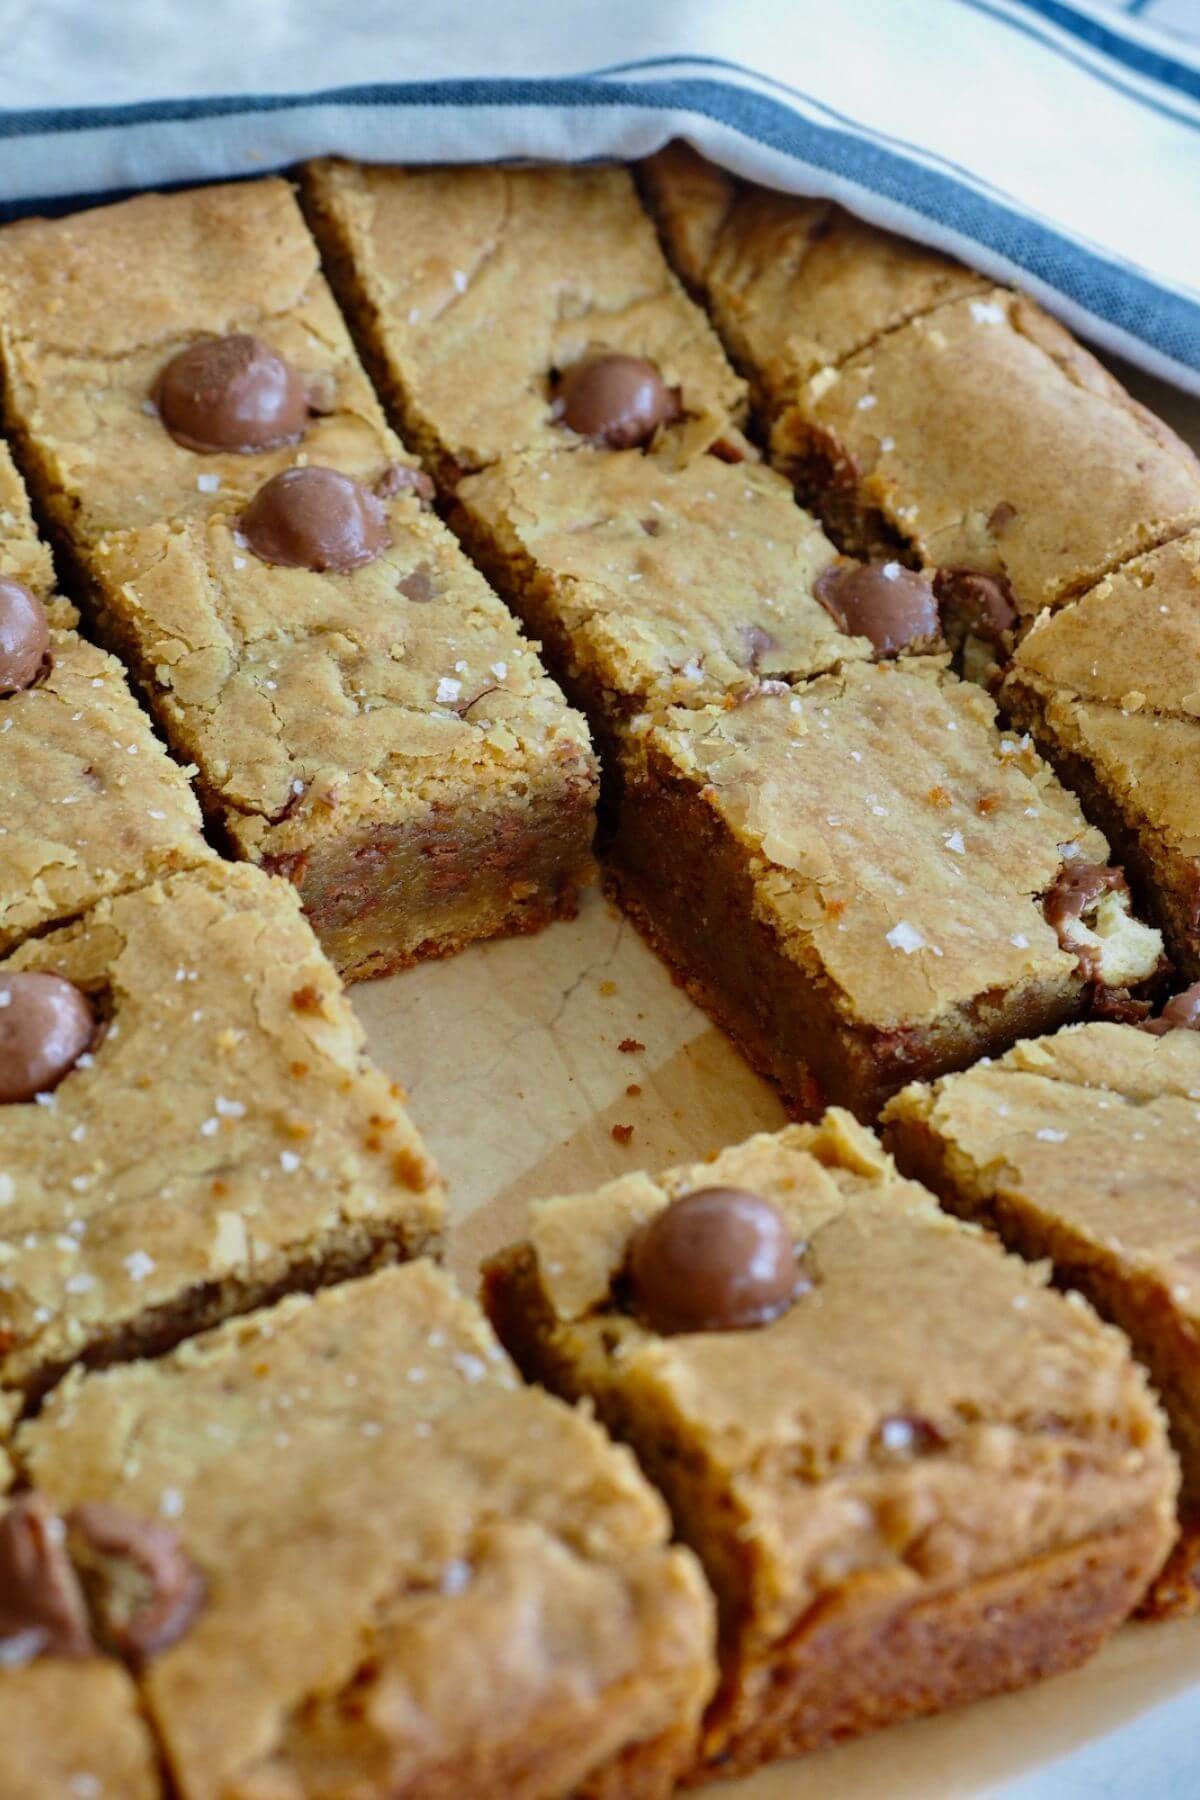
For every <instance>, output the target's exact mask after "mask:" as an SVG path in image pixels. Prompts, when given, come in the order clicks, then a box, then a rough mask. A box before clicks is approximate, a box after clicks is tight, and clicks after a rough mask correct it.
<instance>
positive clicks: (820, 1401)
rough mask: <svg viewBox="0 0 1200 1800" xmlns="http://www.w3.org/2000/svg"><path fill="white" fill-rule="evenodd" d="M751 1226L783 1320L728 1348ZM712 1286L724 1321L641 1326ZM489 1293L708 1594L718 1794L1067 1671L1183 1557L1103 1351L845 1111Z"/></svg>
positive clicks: (1158, 1481)
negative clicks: (717, 1243) (692, 1228)
mask: <svg viewBox="0 0 1200 1800" xmlns="http://www.w3.org/2000/svg"><path fill="white" fill-rule="evenodd" d="M693 1197H694V1201H693ZM701 1202H702V1203H703V1205H704V1206H705V1208H706V1209H707V1212H708V1215H709V1218H708V1223H709V1226H710V1228H711V1226H712V1223H713V1213H714V1210H716V1211H717V1212H718V1213H719V1212H720V1210H721V1209H722V1208H723V1209H725V1212H726V1220H725V1223H724V1224H723V1225H721V1224H720V1220H719V1218H718V1221H717V1223H718V1225H720V1229H721V1231H722V1235H723V1236H725V1237H726V1238H727V1247H732V1248H733V1249H734V1250H735V1256H734V1258H733V1259H732V1261H731V1259H730V1258H728V1257H727V1258H726V1259H725V1261H724V1264H723V1267H722V1269H721V1270H720V1271H714V1270H713V1269H712V1268H711V1267H709V1258H708V1255H707V1250H708V1247H709V1245H710V1243H711V1237H710V1235H709V1234H708V1233H705V1234H702V1235H700V1236H698V1237H697V1236H695V1235H693V1236H692V1237H691V1238H690V1241H689V1238H688V1232H687V1228H686V1226H684V1225H683V1223H682V1217H681V1216H680V1215H676V1208H677V1207H683V1208H686V1207H688V1206H689V1205H690V1204H694V1203H701ZM764 1203H765V1210H766V1212H767V1214H768V1215H769V1216H770V1217H771V1218H773V1220H774V1230H775V1231H777V1232H778V1231H782V1233H783V1236H784V1241H785V1243H786V1242H787V1240H788V1239H790V1240H791V1242H790V1245H789V1246H788V1247H789V1248H790V1250H791V1254H792V1256H793V1258H794V1263H793V1288H792V1296H791V1299H790V1304H789V1302H788V1300H787V1299H784V1300H783V1303H782V1309H781V1308H780V1306H779V1304H778V1303H777V1304H776V1306H775V1308H774V1309H773V1312H772V1314H771V1315H770V1316H769V1317H768V1319H767V1321H766V1322H763V1323H761V1324H759V1325H757V1326H749V1325H747V1326H744V1327H742V1328H740V1329H733V1328H731V1314H730V1311H729V1302H731V1301H740V1300H744V1299H745V1298H746V1297H747V1295H748V1293H749V1291H750V1289H751V1288H752V1287H753V1286H754V1284H755V1280H756V1276H757V1278H758V1279H759V1280H761V1272H762V1262H761V1258H760V1256H759V1254H758V1253H759V1252H760V1251H761V1249H762V1247H763V1243H764V1238H763V1235H762V1232H761V1230H756V1231H755V1232H752V1233H747V1232H746V1231H745V1230H744V1229H742V1228H741V1226H739V1225H735V1224H733V1223H731V1221H730V1218H729V1212H730V1209H731V1208H732V1209H733V1210H734V1211H735V1212H736V1213H737V1215H738V1217H739V1218H740V1220H741V1221H742V1225H744V1222H745V1220H746V1216H747V1210H748V1209H752V1210H753V1211H754V1212H756V1213H757V1214H758V1215H759V1226H761V1224H762V1220H761V1215H762V1213H763V1211H764ZM673 1220H674V1225H675V1229H674V1231H673V1236H672V1237H671V1239H670V1242H669V1248H668V1247H665V1246H664V1225H665V1226H666V1227H667V1232H668V1234H671V1233H672V1225H673ZM655 1259H657V1261H655ZM698 1281H700V1282H703V1284H704V1286H705V1288H706V1290H708V1291H710V1292H711V1296H712V1298H713V1299H714V1300H716V1301H717V1302H718V1303H724V1307H725V1310H722V1308H721V1304H718V1306H717V1309H716V1310H714V1312H713V1314H712V1316H711V1317H710V1318H709V1319H708V1320H707V1321H704V1322H703V1323H702V1324H697V1323H695V1322H693V1323H692V1324H691V1325H689V1326H685V1327H681V1328H675V1327H672V1328H671V1329H670V1330H667V1329H664V1328H663V1327H662V1326H661V1325H660V1326H659V1327H658V1328H656V1327H655V1326H653V1325H651V1324H648V1323H646V1322H645V1318H646V1313H645V1310H644V1308H645V1306H646V1303H647V1302H648V1301H649V1300H650V1299H651V1298H653V1300H654V1303H655V1304H656V1305H661V1303H662V1301H663V1300H664V1298H665V1297H666V1296H667V1294H668V1293H669V1292H672V1293H673V1294H674V1296H675V1298H676V1299H679V1298H681V1297H686V1296H687V1295H688V1294H689V1293H694V1289H695V1286H696V1285H697V1282H698ZM485 1294H486V1300H487V1305H488V1307H489V1310H490V1312H491V1315H492V1318H493V1320H494V1322H495V1323H496V1326H497V1329H498V1331H499V1334H500V1337H501V1340H502V1341H503V1342H504V1343H506V1344H507V1346H508V1347H509V1349H510V1350H511V1351H512V1353H513V1354H514V1356H515V1357H516V1359H517V1361H518V1363H519V1364H520V1366H521V1367H522V1368H523V1369H524V1371H525V1372H526V1374H527V1375H530V1376H533V1377H536V1378H537V1379H539V1380H541V1381H543V1382H545V1383H546V1384H547V1385H548V1386H549V1387H551V1388H553V1389H555V1390H556V1391H558V1392H560V1393H562V1394H564V1395H567V1396H569V1397H572V1398H581V1397H582V1398H586V1399H588V1400H590V1401H592V1402H593V1403H594V1404H595V1406H596V1408H597V1411H598V1412H599V1414H600V1417H601V1418H602V1419H603V1420H604V1421H605V1423H606V1424H608V1426H609V1428H610V1429H611V1430H612V1431H613V1433H614V1435H615V1436H617V1437H619V1438H621V1439H622V1440H624V1441H625V1442H627V1443H629V1444H631V1445H632V1446H633V1448H634V1450H635V1451H636V1452H637V1455H638V1457H639V1458H640V1460H641V1462H642V1465H643V1467H644V1468H645V1469H646V1471H647V1473H648V1474H649V1475H650V1476H651V1479H652V1480H654V1481H655V1482H656V1483H657V1484H658V1485H659V1486H660V1487H661V1489H662V1491H663V1493H664V1494H665V1495H666V1498H667V1502H668V1504H669V1506H670V1508H671V1511H672V1515H673V1517H674V1520H675V1527H676V1531H677V1532H678V1534H679V1536H680V1538H681V1539H682V1540H683V1541H684V1542H685V1543H688V1544H690V1545H691V1546H692V1548H693V1549H694V1550H695V1551H696V1552H697V1553H698V1555H699V1556H700V1559H701V1561H702V1563H703V1564H704V1567H705V1571H706V1573H707V1575H708V1577H709V1580H710V1581H711V1582H712V1584H713V1587H714V1588H715V1590H716V1593H717V1596H718V1604H719V1610H720V1621H721V1670H722V1679H721V1685H720V1688H719V1690H718V1693H717V1696H716V1699H715V1701H714V1703H713V1705H712V1707H711V1709H710V1711H709V1714H708V1717H707V1721H706V1728H705V1734H704V1743H703V1756H702V1769H703V1772H705V1773H708V1774H713V1775H716V1774H738V1773H743V1772H745V1771H748V1770H750V1769H753V1768H754V1767H756V1766H757V1765H758V1764H760V1763H762V1762H765V1761H768V1760H770V1759H772V1758H775V1757H780V1756H787V1755H792V1754H795V1753H796V1752H799V1751H804V1750H810V1749H813V1748H816V1747H817V1746H819V1745H823V1744H827V1743H830V1742H832V1741H834V1740H836V1739H838V1738H843V1737H849V1736H854V1735H857V1734H859V1733H861V1732H865V1731H870V1730H874V1729H876V1728H878V1727H879V1726H882V1725H887V1724H890V1723H892V1722H894V1721H897V1720H900V1719H903V1718H908V1717H912V1716H914V1715H916V1714H919V1713H927V1712H933V1711H937V1710H939V1709H941V1708H942V1707H946V1706H950V1705H953V1704H956V1703H957V1702H959V1701H963V1700H967V1699H971V1698H975V1697H978V1696H980V1695H983V1694H987V1693H992V1692H995V1691H997V1690H999V1689H1003V1688H1009V1687H1016V1686H1019V1685H1021V1684H1022V1683H1024V1682H1028V1681H1031V1680H1034V1679H1036V1678H1038V1677H1040V1676H1043V1675H1047V1674H1051V1673H1053V1672H1055V1671H1056V1670H1059V1669H1063V1668H1067V1667H1069V1666H1071V1665H1072V1664H1074V1663H1077V1662H1079V1661H1081V1660H1082V1659H1083V1658H1084V1657H1086V1656H1087V1655H1088V1654H1089V1653H1090V1652H1091V1651H1092V1650H1093V1649H1094V1648H1095V1647H1096V1646H1097V1644H1099V1643H1100V1642H1101V1640H1102V1639H1103V1638H1104V1637H1105V1636H1106V1635H1107V1633H1108V1632H1109V1631H1110V1630H1111V1629H1112V1628H1113V1627H1114V1626H1115V1625H1116V1624H1117V1623H1118V1622H1119V1620H1120V1619H1121V1618H1122V1617H1124V1615H1125V1614H1126V1613H1127V1612H1128V1611H1129V1610H1130V1609H1131V1608H1132V1607H1133V1606H1134V1605H1135V1604H1136V1603H1137V1601H1138V1599H1139V1598H1140V1596H1141V1594H1142V1592H1143V1591H1144V1589H1145V1587H1146V1584H1147V1583H1148V1582H1149V1581H1150V1579H1151V1578H1152V1577H1153V1576H1154V1574H1155V1572H1156V1571H1157V1569H1158V1567H1159V1566H1160V1564H1161V1562H1162V1560H1163V1558H1164V1556H1165V1555H1166V1553H1167V1551H1168V1549H1169V1547H1170V1544H1171V1540H1172V1536H1173V1529H1174V1520H1173V1514H1172V1509H1173V1504H1174V1494H1175V1487H1176V1470H1175V1468H1174V1464H1173V1460H1172V1458H1171V1456H1170V1453H1169V1450H1168V1448H1167V1443H1166V1436H1165V1431H1164V1428H1163V1423H1162V1420H1161V1418H1160V1416H1159V1414H1158V1412H1157V1409H1156V1407H1155V1405H1154V1403H1153V1400H1152V1399H1151V1397H1150V1395H1149V1393H1148V1391H1147V1387H1146V1384H1145V1380H1144V1377H1143V1375H1142V1373H1141V1371H1140V1370H1138V1369H1137V1368H1136V1366H1135V1365H1134V1364H1133V1363H1132V1362H1131V1361H1130V1359H1129V1356H1128V1349H1127V1346H1126V1345H1125V1344H1124V1342H1123V1340H1122V1339H1121V1338H1120V1337H1119V1334H1118V1333H1117V1332H1115V1331H1112V1330H1111V1329H1110V1328H1108V1327H1105V1326H1102V1325H1101V1324H1100V1323H1099V1321H1098V1320H1097V1319H1096V1318H1095V1316H1094V1314H1093V1313H1092V1312H1091V1310H1090V1309H1089V1308H1088V1307H1087V1306H1086V1305H1085V1304H1084V1303H1083V1302H1082V1301H1077V1302H1075V1303H1071V1302H1070V1301H1069V1300H1067V1299H1065V1298H1063V1297H1062V1296H1061V1295H1058V1294H1056V1293H1054V1292H1052V1291H1051V1290H1050V1289H1049V1288H1047V1287H1046V1286H1045V1285H1044V1278H1043V1277H1040V1276H1038V1275H1035V1274H1034V1273H1033V1272H1031V1271H1029V1270H1027V1269H1026V1268H1025V1267H1023V1266H1022V1265H1021V1263H1020V1262H1019V1261H1017V1259H1015V1258H1010V1257H1008V1256H1006V1255H1005V1254H1004V1253H1003V1252H1002V1251H1001V1250H1000V1249H999V1247H998V1246H996V1245H995V1244H994V1243H993V1242H990V1241H988V1240H987V1238H986V1237H985V1236H984V1234H982V1233H980V1232H977V1231H973V1230H971V1229H970V1228H964V1227H963V1226H962V1225H960V1224H959V1223H958V1222H957V1221H954V1220H952V1219H950V1218H948V1217H947V1216H946V1215H945V1214H944V1213H939V1211H938V1209H937V1207H936V1206H935V1205H934V1203H933V1201H932V1199H931V1197H930V1196H929V1195H928V1194H926V1193H925V1192H924V1190H923V1189H921V1188H919V1187H918V1186H917V1185H916V1184H915V1183H911V1182H906V1181H903V1180H901V1179H900V1178H899V1177H898V1176H897V1174H896V1172H895V1168H894V1166H893V1164H892V1163H891V1160H890V1158H888V1157H887V1156H885V1155H884V1154H883V1152H882V1151H881V1150H880V1147H879V1145H878V1143H877V1142H876V1140H875V1139H874V1138H872V1137H871V1135H870V1134H869V1133H867V1132H865V1131H864V1130H862V1128H861V1127H859V1126H857V1125H855V1124H854V1122H853V1121H852V1120H851V1119H850V1118H849V1117H848V1116H847V1115H845V1114H843V1113H837V1112H834V1113H831V1114H829V1115H828V1116H827V1117H826V1118H825V1119H824V1120H823V1121H822V1123H821V1124H820V1125H819V1126H816V1127H796V1126H793V1127H791V1128H789V1129H787V1130H785V1131H783V1132H781V1133H779V1134H778V1135H775V1136H765V1135H764V1136H760V1137H755V1138H751V1139H750V1140H749V1141H748V1142H747V1143H745V1144H742V1145H738V1146H736V1147H735V1148H733V1149H729V1150H725V1151H722V1152H721V1153H720V1155H718V1156H717V1157H715V1158H714V1159H713V1160H712V1161H710V1162H706V1163H699V1164H694V1165H692V1166H691V1167H687V1168H680V1169H674V1170H672V1171H670V1172H669V1173H668V1174H666V1175H664V1176H662V1177H661V1178H660V1179H658V1180H655V1179H654V1178H652V1177H651V1176H649V1175H645V1174H637V1175H630V1176H625V1177H622V1178H621V1179H620V1180H617V1181H614V1182H610V1183H609V1184H608V1185H607V1186H606V1187H603V1188H601V1189H599V1190H598V1191H597V1192H595V1193H592V1194H583V1195H573V1196H570V1197H566V1198H556V1199H551V1200H546V1201H542V1202H539V1203H535V1205H534V1207H533V1208H532V1211H531V1223H530V1237H529V1240H528V1241H527V1242H526V1243H524V1244H520V1245H517V1246H515V1247H514V1248H513V1249H511V1250H509V1251H507V1252H504V1253H502V1254H501V1255H500V1256H499V1257H498V1258H497V1259H495V1260H494V1261H493V1262H492V1263H491V1264H490V1265H489V1267H488V1268H487V1270H486V1272H485Z"/></svg>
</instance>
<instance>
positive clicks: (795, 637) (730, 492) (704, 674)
mask: <svg viewBox="0 0 1200 1800" xmlns="http://www.w3.org/2000/svg"><path fill="white" fill-rule="evenodd" d="M456 498H457V502H458V505H457V509H456V512H455V515H454V518H455V523H456V526H457V528H458V529H459V530H460V531H461V532H462V534H463V536H464V537H465V539H466V542H467V544H468V546H469V548H470V549H471V550H472V552H473V553H474V554H475V556H476V557H477V559H478V560H479V561H480V562H481V563H482V564H483V566H484V567H485V568H486V569H487V571H488V573H489V575H490V576H491V577H492V579H493V581H494V582H495V583H496V585H497V586H498V587H499V588H500V589H501V591H502V592H503V593H504V595H505V597H506V598H507V599H509V600H510V602H511V604H512V605H513V607H514V608H515V609H516V610H517V611H518V612H519V613H520V614H521V615H522V617H523V618H524V620H525V623H526V625H527V626H528V628H529V629H530V630H531V631H534V632H536V633H537V635H538V637H539V638H540V639H541V640H542V641H543V642H544V643H545V644H546V645H547V646H548V647H549V649H550V650H551V651H552V653H553V655H554V657H555V659H556V664H557V666H558V667H560V668H561V669H562V670H563V671H564V679H565V680H567V681H568V683H569V685H570V686H571V687H572V689H573V691H575V692H577V693H580V694H581V695H586V696H587V697H588V699H589V702H590V703H594V704H595V705H596V706H598V707H599V709H600V710H601V711H602V712H612V713H620V712H621V711H629V710H632V709H633V708H634V707H636V706H638V705H675V706H703V705H706V704H710V703H711V702H713V701H716V700H720V699H722V698H724V697H725V696H726V695H745V694H746V693H748V692H752V691H753V690H754V689H755V688H756V687H757V686H758V685H759V683H760V681H762V680H763V679H771V678H779V677H798V678H804V677H806V676H809V675H813V674H819V673H820V672H821V671H822V670H825V669H829V668H832V667H833V666H834V664H835V663H838V662H841V661H843V660H845V659H847V658H850V659H862V658H864V657H867V656H869V655H870V653H871V646H870V644H869V643H868V642H867V640H866V639H865V638H851V637H847V636H846V635H845V634H844V633H843V632H841V631H840V630H839V629H838V627H837V625H836V624H835V623H834V621H833V618H832V617H831V615H830V614H829V613H828V612H827V611H826V609H825V608H824V607H823V606H822V605H821V603H820V601H819V600H817V599H816V598H815V597H814V595H813V591H812V589H813V582H814V580H815V579H816V577H817V576H818V575H819V574H820V572H821V570H822V569H824V568H826V567H828V565H829V564H830V563H831V562H832V561H833V558H834V550H833V546H832V545H831V544H830V542H829V540H828V538H826V536H825V534H824V532H823V531H822V530H821V528H820V526H818V525H817V524H816V522H815V521H814V520H813V519H812V518H811V517H810V516H809V515H808V514H807V513H805V512H804V511H802V510H801V508H800V507H798V506H797V505H796V504H795V501H794V499H793V497H792V493H791V489H790V488H789V486H788V484H787V483H786V482H785V481H784V480H783V479H782V477H781V476H778V475H776V474H775V473H774V472H773V471H772V470H770V469H766V468H763V467H762V466H760V465H758V464H752V463H742V464H730V463H725V462H721V461H720V460H719V459H718V458H716V457H713V456H702V457H698V458H696V460H695V461H693V462H691V463H689V464H687V465H686V466H685V467H683V468H678V469H672V468H670V467H669V466H667V465H666V464H664V463H663V462H662V461H661V460H660V459H655V458H653V457H646V456H643V455H642V454H641V453H640V452H639V451H636V450H626V451H606V450H593V449H590V448H585V449H579V450H577V451H576V452H575V453H574V455H572V456H528V457H509V458H507V459H505V460H504V461H503V462H501V463H498V464H496V465H495V466H494V467H493V468H490V469H487V470H485V471H484V472H483V473H482V474H479V475H473V476H469V477H468V478H467V479H466V480H464V481H463V482H461V483H460V485H459V487H458V490H457V495H456Z"/></svg>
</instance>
